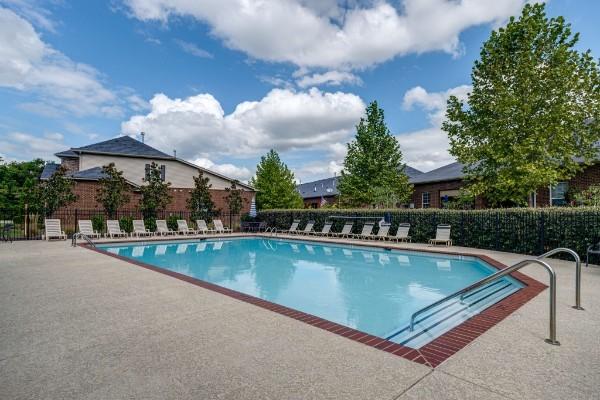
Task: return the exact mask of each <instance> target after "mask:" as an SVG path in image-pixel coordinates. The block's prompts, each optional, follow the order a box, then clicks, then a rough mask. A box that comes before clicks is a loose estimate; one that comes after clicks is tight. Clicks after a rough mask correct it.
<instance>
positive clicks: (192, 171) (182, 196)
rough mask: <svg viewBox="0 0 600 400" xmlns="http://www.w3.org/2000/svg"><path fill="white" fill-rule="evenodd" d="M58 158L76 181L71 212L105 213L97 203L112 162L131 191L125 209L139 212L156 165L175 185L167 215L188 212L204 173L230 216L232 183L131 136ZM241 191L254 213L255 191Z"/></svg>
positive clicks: (51, 166)
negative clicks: (196, 182) (197, 179)
mask: <svg viewBox="0 0 600 400" xmlns="http://www.w3.org/2000/svg"><path fill="white" fill-rule="evenodd" d="M55 155H56V156H57V157H58V158H60V160H61V165H63V166H64V167H65V168H66V169H67V174H68V176H69V177H70V178H71V179H73V180H74V181H75V185H74V189H73V192H74V193H75V194H76V195H77V197H78V198H77V201H76V202H75V203H72V204H70V205H69V206H68V207H69V208H78V209H98V210H100V209H102V206H101V205H100V204H99V203H98V202H97V201H96V192H97V189H98V187H99V183H98V180H99V179H100V178H102V166H104V165H108V164H109V163H111V162H112V163H114V164H115V167H116V168H117V169H118V170H121V171H123V176H124V178H125V179H126V180H127V182H128V183H129V185H130V188H131V191H130V200H129V204H127V205H126V206H124V207H123V208H124V209H130V210H133V209H136V208H137V207H138V205H139V200H140V197H141V195H140V191H139V187H140V186H142V185H143V184H144V181H143V179H144V177H145V175H146V168H147V166H149V165H150V164H151V163H152V162H156V163H157V164H158V165H160V166H161V171H162V178H163V180H165V181H167V182H171V188H170V191H171V195H172V200H171V203H170V204H169V205H168V206H167V211H185V210H186V209H187V199H188V198H189V196H190V192H191V190H192V188H193V187H194V180H193V177H194V176H198V172H199V171H203V172H204V176H206V177H208V178H209V179H210V183H211V184H212V188H211V197H212V200H213V202H214V203H215V207H216V209H221V210H222V211H223V212H228V206H227V202H226V200H225V197H226V196H227V192H226V191H225V189H226V188H228V187H230V186H231V183H232V181H233V180H232V179H230V178H228V177H225V176H223V175H221V174H218V173H216V172H213V171H210V170H208V169H205V168H201V167H199V166H197V165H195V164H192V163H190V162H187V161H185V160H182V159H180V158H177V157H174V156H170V155H168V154H166V153H163V152H161V151H159V150H157V149H155V148H153V147H151V146H148V145H147V144H144V143H142V142H140V141H138V140H136V139H133V138H131V137H129V136H120V137H118V138H115V139H110V140H107V141H104V142H100V143H95V144H91V145H88V146H83V147H78V148H71V149H69V150H65V151H62V152H60V153H56V154H55ZM58 167H59V164H56V163H48V164H46V166H45V167H44V170H43V171H42V174H41V176H40V179H42V180H44V179H48V178H49V177H50V176H52V174H53V173H54V172H55V171H56V169H57V168H58ZM238 187H239V188H240V189H242V191H243V194H242V196H243V198H244V201H243V208H242V213H246V212H248V211H249V210H250V204H251V200H252V198H253V197H254V195H255V191H254V189H253V188H252V187H250V186H248V185H246V184H243V183H238Z"/></svg>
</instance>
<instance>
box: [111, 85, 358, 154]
mask: <svg viewBox="0 0 600 400" xmlns="http://www.w3.org/2000/svg"><path fill="white" fill-rule="evenodd" d="M150 104H151V107H152V108H151V110H150V112H149V113H148V114H146V115H136V116H133V117H131V118H130V119H129V120H128V121H125V122H123V123H122V124H121V131H122V132H123V133H124V134H127V135H136V134H138V133H139V132H141V131H144V132H146V141H147V143H149V144H150V145H152V146H155V147H157V148H159V149H162V150H164V151H166V152H169V153H170V152H171V150H172V149H177V152H178V154H180V155H181V156H182V157H184V158H188V159H195V158H198V157H204V158H214V154H220V155H222V154H227V155H239V156H256V155H260V154H262V153H264V152H265V151H266V150H268V149H270V148H274V149H276V150H277V151H280V152H281V151H286V150H293V149H323V148H325V147H327V146H329V145H331V144H333V143H337V142H340V141H345V140H346V139H347V138H348V136H349V134H350V133H351V131H352V130H353V128H354V125H355V124H356V123H357V121H358V120H359V119H360V117H361V116H362V115H363V112H364V108H365V104H364V103H363V101H362V100H361V99H360V98H359V97H358V96H356V95H354V94H350V93H342V92H335V93H327V92H322V91H320V90H318V89H316V88H312V89H310V90H308V91H305V92H294V91H291V90H288V89H273V90H271V91H270V92H269V93H268V94H267V95H266V96H265V97H263V98H262V99H260V100H259V101H245V102H242V103H240V104H238V105H237V106H236V108H235V110H234V111H233V112H232V113H230V114H227V115H226V114H225V112H224V111H223V109H222V107H221V104H220V103H219V102H218V101H217V100H216V99H215V98H214V97H213V96H212V95H210V94H199V95H196V96H191V97H188V98H186V99H171V98H169V97H167V96H166V95H164V94H156V95H155V96H154V97H153V98H152V100H150Z"/></svg>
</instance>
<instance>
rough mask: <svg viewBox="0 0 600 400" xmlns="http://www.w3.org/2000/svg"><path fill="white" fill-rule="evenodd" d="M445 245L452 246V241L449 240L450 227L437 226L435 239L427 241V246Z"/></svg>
mask: <svg viewBox="0 0 600 400" xmlns="http://www.w3.org/2000/svg"><path fill="white" fill-rule="evenodd" d="M438 243H439V244H445V245H446V246H452V239H450V225H438V226H437V230H436V232H435V238H434V239H429V244H432V245H434V246H435V245H436V244H438Z"/></svg>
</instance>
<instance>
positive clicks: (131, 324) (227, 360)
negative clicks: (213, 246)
mask: <svg viewBox="0 0 600 400" xmlns="http://www.w3.org/2000/svg"><path fill="white" fill-rule="evenodd" d="M69 244H70V243H68V242H50V243H47V242H41V241H31V242H15V243H12V244H0V273H1V274H2V280H0V301H1V304H2V307H1V308H0V318H1V320H2V321H3V322H2V327H1V329H0V370H1V371H2V373H1V374H0V397H1V398H18V399H30V398H48V399H50V398H52V399H69V398H73V399H106V398H111V399H116V398H145V399H151V398H156V399H165V398H178V399H180V398H223V399H237V398H244V399H247V398H256V399H269V398H274V399H275V398H276V399H283V398H285V399H288V398H297V399H305V398H343V399H354V398H355V399H366V398H368V399H411V398H414V399H429V398H431V399H440V398H444V399H471V398H472V399H480V398H484V397H485V398H489V399H506V398H509V399H510V398H511V399H522V398H526V399H538V398H539V399H542V398H544V399H565V398H569V399H589V398H594V396H597V393H598V388H599V386H600V313H598V309H599V308H600V296H598V293H600V269H599V268H597V267H590V268H585V267H584V268H583V290H582V302H583V307H584V308H585V309H586V310H585V311H576V310H573V309H572V308H571V306H572V305H573V301H574V274H575V268H574V263H572V262H565V261H559V260H549V261H550V264H551V265H552V266H553V267H554V268H555V270H556V273H557V276H558V278H557V283H558V286H557V289H558V310H557V314H558V340H560V342H561V346H550V345H548V344H545V343H544V341H543V339H544V338H545V337H546V336H547V334H548V332H547V324H548V291H547V290H546V291H544V292H542V293H541V294H540V295H538V296H537V297H536V298H534V299H533V300H531V301H529V302H528V303H527V304H525V305H524V306H523V307H521V308H519V309H518V310H517V311H516V312H515V313H513V314H511V315H510V316H509V317H507V318H506V319H504V320H503V321H502V322H500V323H499V324H498V325H496V326H495V327H493V328H491V329H490V330H488V331H487V332H485V333H484V334H483V335H482V336H480V337H479V338H477V339H476V340H475V341H473V342H472V343H471V344H470V345H468V346H467V347H465V348H463V349H462V350H460V351H459V352H458V353H456V354H455V355H453V356H452V357H450V358H449V359H448V360H446V361H445V362H443V363H442V364H441V365H439V366H438V367H437V368H435V369H433V368H430V367H428V366H426V365H421V364H417V363H414V362H411V361H408V360H406V359H403V358H401V357H397V356H394V355H391V354H389V353H386V352H383V351H380V350H377V349H374V348H371V347H368V346H365V345H362V344H360V343H357V342H355V341H352V340H348V339H346V338H343V337H341V336H338V335H335V334H331V333H329V332H327V331H324V330H321V329H317V328H314V327H311V326H309V325H307V324H304V323H301V322H298V321H296V320H294V319H291V318H288V317H285V316H282V315H279V314H276V313H273V312H270V311H268V310H265V309H262V308H259V307H255V306H253V305H251V304H247V303H244V302H240V301H237V300H235V299H232V298H230V297H227V296H223V295H221V294H219V293H215V292H212V291H210V290H206V289H203V288H200V287H198V286H195V285H191V284H189V283H186V282H183V281H180V280H177V279H173V278H171V277H169V276H166V275H163V274H159V273H156V272H153V271H150V270H146V269H144V268H139V267H137V266H135V265H132V264H129V263H126V262H123V261H121V260H118V259H115V258H112V257H107V256H105V255H103V254H99V253H96V252H93V251H89V250H87V249H85V248H81V247H79V248H71V247H70V246H69ZM386 245H387V246H396V245H390V244H389V243H388V244H386ZM398 247H400V248H412V249H421V250H422V249H426V250H428V251H431V250H434V251H444V250H445V249H443V248H436V249H433V248H431V247H428V246H425V245H422V244H400V245H398ZM456 249H459V250H460V251H461V252H465V253H477V254H484V255H487V256H490V257H492V258H494V259H496V260H498V261H500V262H502V263H505V264H513V263H515V262H517V261H519V260H522V259H523V258H524V256H522V255H518V254H510V253H500V252H493V251H485V250H478V249H464V248H457V247H453V248H452V250H456ZM521 271H522V272H524V273H526V274H527V275H530V276H531V277H533V278H535V279H538V280H539V281H541V282H544V283H545V282H547V274H546V272H545V271H543V270H542V269H541V268H536V267H526V268H525V269H522V270H521Z"/></svg>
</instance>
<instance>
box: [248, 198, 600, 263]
mask: <svg viewBox="0 0 600 400" xmlns="http://www.w3.org/2000/svg"><path fill="white" fill-rule="evenodd" d="M385 212H389V213H390V214H391V223H392V227H391V229H390V232H391V233H392V234H394V233H395V232H396V229H397V227H398V224H399V223H401V222H408V223H410V224H411V231H410V235H411V237H412V240H413V242H419V243H427V241H428V240H429V239H431V238H432V237H434V236H435V230H436V226H437V225H438V224H450V225H452V240H453V242H454V244H455V245H457V246H465V247H474V248H480V249H490V250H498V251H507V252H513V253H520V254H531V255H539V254H542V253H544V252H546V251H548V250H552V249H554V248H556V247H567V248H570V249H573V250H575V251H576V252H577V253H579V255H580V256H583V255H585V252H586V248H587V246H588V245H589V244H591V243H595V242H597V241H598V236H599V235H600V208H595V207H578V208H566V207H563V208H556V207H553V208H512V209H490V210H444V209H390V210H381V209H354V210H332V209H306V210H267V211H260V212H259V213H258V216H257V220H260V221H266V222H267V224H268V225H269V226H276V227H277V228H279V229H284V228H289V226H290V225H291V223H292V221H293V220H294V219H300V220H301V223H300V228H302V227H303V226H304V224H306V222H307V221H309V220H314V221H315V228H314V229H315V230H320V229H321V228H322V227H323V223H324V222H325V221H326V220H329V219H330V220H332V221H334V224H333V227H332V230H333V231H336V232H339V231H340V230H341V229H342V226H343V225H344V222H345V221H344V220H343V219H340V218H332V217H336V216H338V217H339V216H347V217H370V218H372V219H371V221H373V220H377V219H380V218H382V217H383V215H384V213H385ZM365 221H367V220H364V219H363V220H357V221H356V222H355V224H354V228H353V232H355V233H358V232H360V231H361V229H362V225H363V224H364V222H365Z"/></svg>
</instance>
